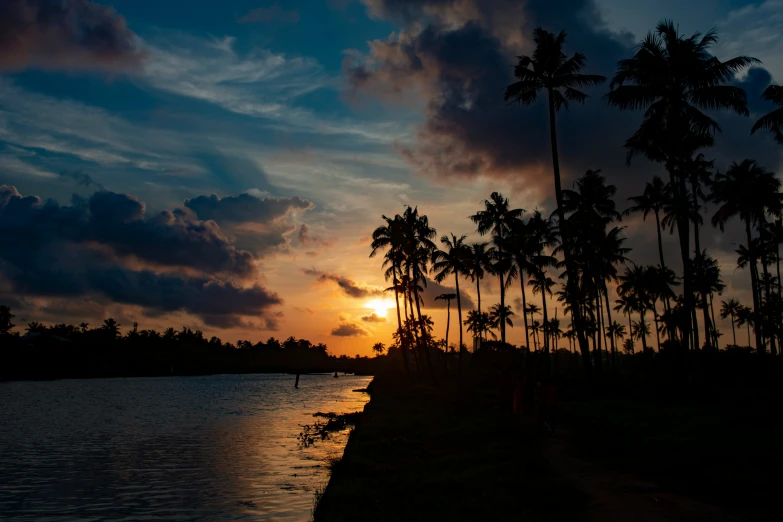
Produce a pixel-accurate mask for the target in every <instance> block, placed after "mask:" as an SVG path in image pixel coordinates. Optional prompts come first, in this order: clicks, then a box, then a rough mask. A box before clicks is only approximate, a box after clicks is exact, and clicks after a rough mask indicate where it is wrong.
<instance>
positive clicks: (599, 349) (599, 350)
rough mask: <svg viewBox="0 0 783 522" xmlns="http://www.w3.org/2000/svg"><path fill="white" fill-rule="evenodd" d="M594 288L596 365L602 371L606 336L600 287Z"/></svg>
mask: <svg viewBox="0 0 783 522" xmlns="http://www.w3.org/2000/svg"><path fill="white" fill-rule="evenodd" d="M593 286H594V287H595V296H594V298H593V299H594V301H595V330H596V336H597V337H596V347H595V355H596V358H595V364H596V368H597V369H598V370H600V369H601V368H602V366H603V357H604V355H603V349H604V343H603V342H602V340H601V338H602V337H603V336H604V330H603V324H601V323H602V321H601V297H600V296H599V295H598V285H596V284H595V282H594V283H593Z"/></svg>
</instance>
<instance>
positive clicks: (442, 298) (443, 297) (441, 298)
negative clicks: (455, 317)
mask: <svg viewBox="0 0 783 522" xmlns="http://www.w3.org/2000/svg"><path fill="white" fill-rule="evenodd" d="M452 299H457V294H440V295H439V296H438V297H436V298H435V300H436V301H446V348H448V346H449V328H450V326H451V300H452ZM459 322H460V326H459V330H460V333H461V332H462V317H460V321H459ZM459 345H460V346H462V335H460V340H459ZM460 351H461V350H460Z"/></svg>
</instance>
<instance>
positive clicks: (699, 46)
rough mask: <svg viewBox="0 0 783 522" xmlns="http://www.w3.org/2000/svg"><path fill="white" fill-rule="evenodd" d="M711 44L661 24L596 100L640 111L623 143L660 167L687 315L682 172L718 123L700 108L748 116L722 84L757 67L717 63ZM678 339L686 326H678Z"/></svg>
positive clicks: (738, 96) (742, 61) (737, 93)
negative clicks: (665, 177) (673, 214)
mask: <svg viewBox="0 0 783 522" xmlns="http://www.w3.org/2000/svg"><path fill="white" fill-rule="evenodd" d="M717 41H718V37H717V35H716V33H715V32H714V31H710V32H708V33H707V34H705V35H701V34H699V33H695V34H693V35H692V36H690V37H685V36H683V35H681V34H679V32H678V30H677V27H676V26H675V25H674V23H673V22H671V21H669V20H664V21H662V22H660V23H659V24H658V26H657V27H656V29H655V31H654V32H650V33H649V34H648V35H647V37H646V38H645V39H644V40H643V41H642V42H641V43H640V44H639V45H638V46H637V48H636V53H635V54H634V56H633V57H632V58H629V59H626V60H621V61H620V62H619V63H618V70H617V73H616V74H615V76H614V78H613V79H612V82H611V84H610V88H611V91H610V92H609V93H608V94H606V95H605V96H604V99H605V100H606V101H607V102H608V103H609V104H610V105H612V106H614V107H617V108H619V109H621V110H639V109H644V110H646V112H645V113H644V117H643V120H642V123H641V125H640V127H639V129H638V130H637V131H636V132H635V133H634V134H633V135H632V136H631V137H630V138H628V140H627V141H626V142H625V146H626V147H627V148H628V149H629V155H628V158H629V161H630V158H631V157H632V156H633V155H635V154H642V155H644V156H645V157H647V158H648V159H650V160H652V161H656V162H661V163H664V164H665V166H666V170H667V171H668V172H669V177H670V185H671V187H672V195H673V199H674V202H675V206H677V207H678V208H679V209H680V210H679V211H678V212H677V216H678V217H677V231H678V235H679V239H680V255H681V257H682V272H683V282H684V285H683V294H684V297H685V301H684V304H685V308H686V310H688V311H693V310H694V308H693V289H692V288H691V287H692V282H691V280H690V275H689V270H688V264H689V262H690V261H689V260H690V239H689V236H690V234H689V232H690V226H689V216H688V213H687V210H686V209H687V208H688V206H689V203H688V197H687V188H686V184H685V182H686V180H685V176H684V172H683V166H684V164H685V162H687V161H688V160H689V159H690V158H691V157H692V156H693V153H694V152H695V151H696V150H697V149H699V148H702V147H708V146H711V145H712V143H713V136H714V134H715V133H718V132H720V130H721V129H720V126H719V125H718V123H717V122H716V121H715V120H714V119H713V118H711V117H710V116H708V115H706V114H705V113H704V112H702V110H714V109H723V110H730V111H733V112H736V113H738V114H742V115H745V116H747V115H748V108H747V101H746V94H745V91H744V90H743V89H742V88H740V87H735V86H732V85H726V84H728V83H729V82H730V81H731V80H732V79H733V78H734V75H735V74H736V73H738V72H740V71H742V70H743V69H745V68H747V67H749V66H750V65H753V64H754V63H758V60H756V59H755V58H750V57H748V56H738V57H736V58H731V59H729V60H726V61H720V60H718V59H717V58H715V57H714V56H712V55H711V54H710V53H709V49H710V47H711V46H712V45H713V44H714V43H716V42H717ZM685 326H686V329H687V331H686V332H685V334H686V335H685V338H686V339H687V338H689V337H690V331H691V328H690V326H689V325H685Z"/></svg>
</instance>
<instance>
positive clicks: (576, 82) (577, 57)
mask: <svg viewBox="0 0 783 522" xmlns="http://www.w3.org/2000/svg"><path fill="white" fill-rule="evenodd" d="M533 41H534V42H535V45H536V47H535V49H534V51H533V55H532V56H520V57H519V62H518V63H517V66H516V67H515V68H514V76H515V77H516V78H517V80H518V81H516V82H514V83H512V84H511V85H509V86H508V87H507V88H506V93H505V99H506V101H509V100H512V101H518V102H519V103H521V104H524V105H531V104H532V103H534V102H535V101H536V99H537V98H538V93H539V92H546V94H547V101H548V107H549V139H550V144H551V149H552V170H553V172H554V178H555V198H556V201H557V207H558V211H557V212H558V220H559V223H560V235H561V238H562V243H563V245H564V248H563V257H564V260H565V266H566V272H567V273H568V274H569V275H572V274H576V273H577V270H576V267H575V266H574V259H573V255H572V244H571V238H570V233H569V230H568V227H567V226H566V224H565V223H566V221H565V214H564V212H563V190H562V185H561V182H560V159H559V157H558V150H557V126H556V125H557V123H556V114H557V111H558V110H560V109H568V104H569V102H576V103H584V101H585V100H586V99H587V94H585V93H584V92H582V91H580V90H579V89H581V88H584V87H589V86H594V85H599V84H601V83H603V82H604V81H606V78H605V77H604V76H599V75H595V74H582V73H581V71H582V69H584V67H585V64H586V63H587V58H586V57H585V55H584V54H582V53H575V54H574V55H573V56H571V57H570V58H569V57H568V56H567V55H566V54H565V52H564V51H563V46H564V45H565V42H566V33H565V32H562V31H561V32H560V33H559V34H557V35H555V34H553V33H550V32H549V31H546V30H544V29H542V28H540V27H539V28H537V29H536V30H535V31H534V32H533ZM566 284H567V285H568V287H569V288H568V291H567V295H568V297H569V299H570V300H571V306H570V308H571V310H572V315H573V319H574V325H575V327H576V331H577V338H578V340H579V349H580V351H581V353H582V358H583V363H584V367H585V371H586V372H587V373H588V375H590V374H591V373H592V366H591V364H590V361H589V355H590V348H589V347H588V345H587V337H586V336H585V334H584V323H583V318H582V314H581V311H580V307H579V303H578V301H579V289H578V283H577V281H576V278H575V277H574V276H571V277H569V278H568V280H567V283H566Z"/></svg>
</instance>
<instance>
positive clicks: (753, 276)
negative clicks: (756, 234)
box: [745, 221, 766, 353]
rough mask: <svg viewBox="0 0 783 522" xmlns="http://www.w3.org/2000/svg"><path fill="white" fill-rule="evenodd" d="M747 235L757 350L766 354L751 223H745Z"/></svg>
mask: <svg viewBox="0 0 783 522" xmlns="http://www.w3.org/2000/svg"><path fill="white" fill-rule="evenodd" d="M745 235H746V236H747V239H748V251H749V252H750V286H751V289H752V290H753V318H754V319H755V320H756V324H755V325H754V327H753V330H754V332H755V334H756V350H757V351H758V352H759V353H764V352H765V348H766V347H765V345H764V343H763V342H762V338H761V328H760V325H759V324H758V323H759V322H760V321H759V315H758V313H759V310H760V308H761V307H760V303H759V293H758V291H759V283H758V273H757V271H756V270H757V268H756V254H755V252H754V250H753V245H752V242H753V237H752V235H751V233H750V221H745Z"/></svg>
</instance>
